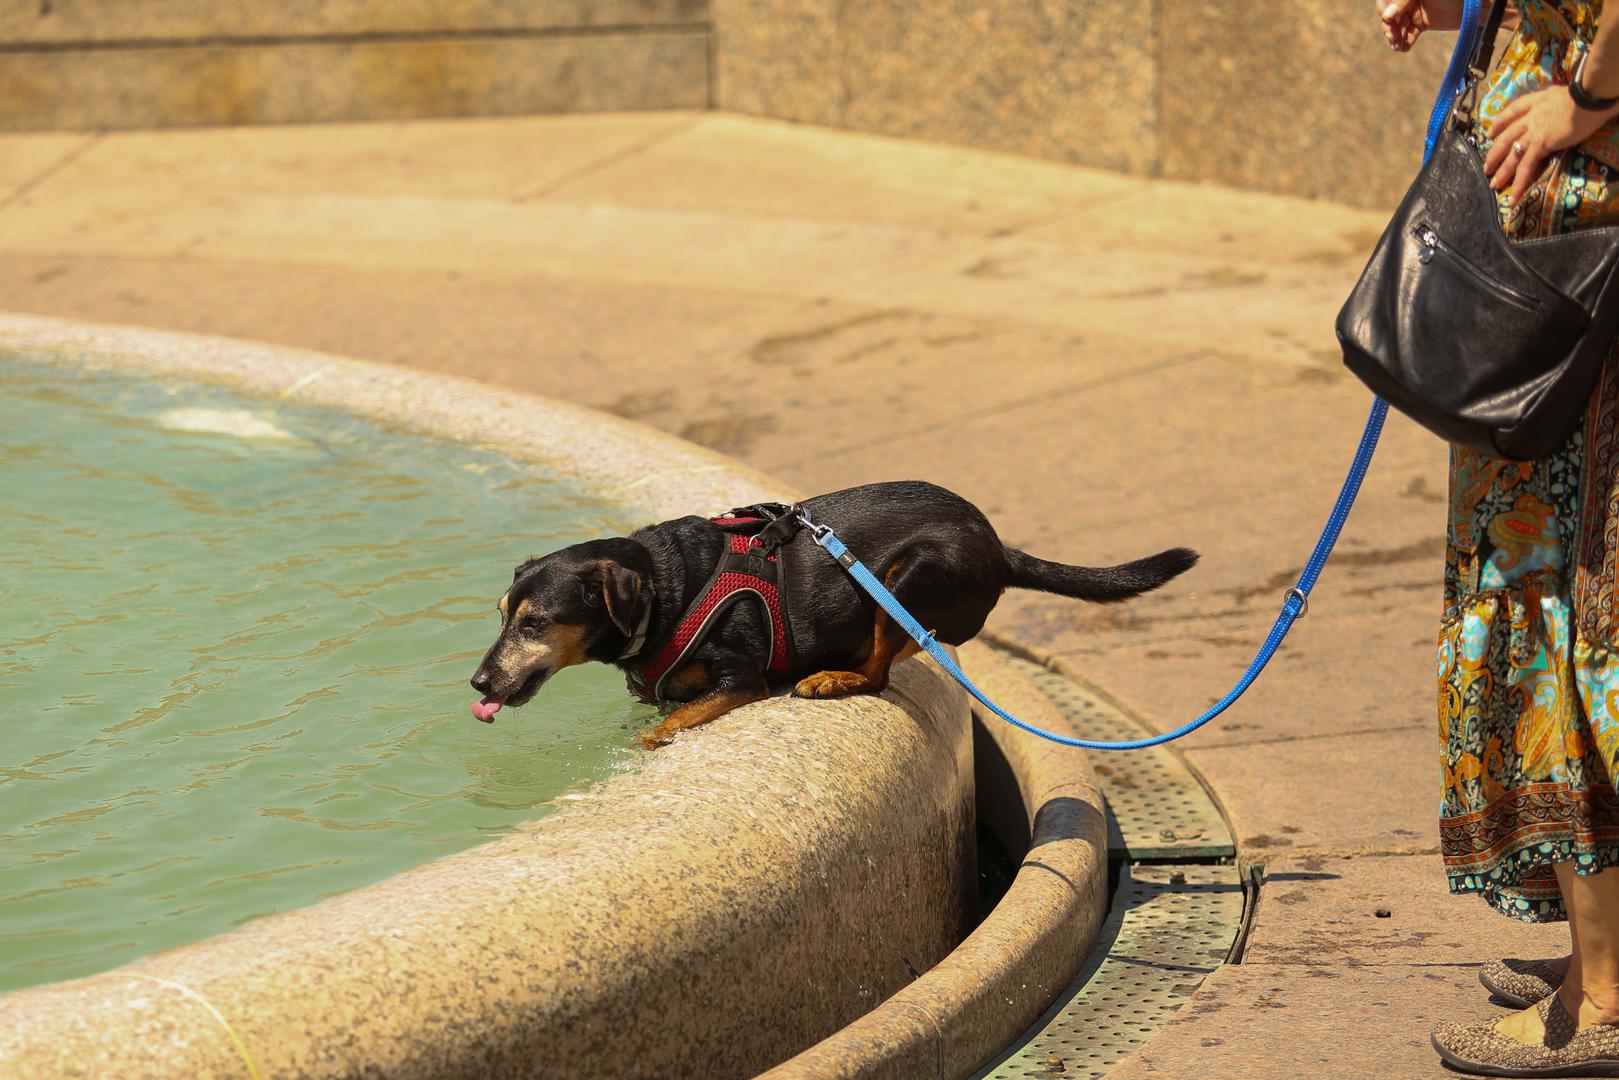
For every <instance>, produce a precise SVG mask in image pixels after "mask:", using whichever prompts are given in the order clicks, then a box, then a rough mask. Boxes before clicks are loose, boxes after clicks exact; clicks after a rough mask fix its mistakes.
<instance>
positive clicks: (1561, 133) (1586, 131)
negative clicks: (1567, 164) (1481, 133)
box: [1484, 84, 1619, 206]
mask: <svg viewBox="0 0 1619 1080" xmlns="http://www.w3.org/2000/svg"><path fill="white" fill-rule="evenodd" d="M1582 85H1584V84H1582ZM1615 114H1619V106H1616V107H1614V108H1612V109H1608V110H1606V111H1605V112H1593V111H1591V110H1589V109H1581V108H1579V107H1577V106H1576V105H1575V104H1574V99H1573V98H1571V97H1569V95H1568V87H1566V86H1548V87H1545V88H1544V89H1541V90H1536V91H1534V92H1533V93H1529V94H1523V95H1521V96H1519V97H1516V98H1513V99H1512V100H1511V101H1510V102H1508V103H1507V107H1506V108H1504V109H1502V110H1501V114H1500V115H1499V116H1497V117H1496V118H1495V119H1494V120H1492V121H1491V122H1490V138H1491V139H1493V140H1494V144H1493V145H1492V146H1491V147H1490V152H1489V153H1488V154H1486V155H1485V156H1484V173H1485V175H1487V176H1488V177H1489V178H1490V188H1491V189H1492V190H1494V191H1505V190H1507V188H1509V187H1510V188H1511V189H1512V193H1511V194H1510V195H1508V196H1507V204H1508V205H1509V206H1510V205H1512V204H1513V203H1516V202H1517V201H1518V200H1519V199H1521V198H1523V197H1524V195H1525V194H1526V193H1527V192H1528V191H1529V188H1530V186H1531V185H1532V184H1534V182H1535V181H1536V180H1538V179H1540V174H1541V173H1542V172H1544V171H1545V169H1546V162H1547V160H1548V159H1549V158H1550V157H1551V155H1553V154H1555V153H1556V152H1557V151H1559V150H1566V149H1568V148H1569V147H1571V146H1575V145H1578V144H1579V143H1582V142H1584V141H1585V140H1586V139H1588V138H1590V137H1591V136H1592V135H1594V134H1596V130H1597V129H1598V128H1600V127H1601V126H1602V125H1603V124H1605V123H1607V122H1608V120H1609V119H1610V118H1611V117H1613V116H1614V115H1615Z"/></svg>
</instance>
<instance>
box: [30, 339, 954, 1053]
mask: <svg viewBox="0 0 1619 1080" xmlns="http://www.w3.org/2000/svg"><path fill="white" fill-rule="evenodd" d="M21 354H29V355H44V356H46V357H50V358H60V359H62V360H63V361H73V362H77V363H81V364H88V365H91V366H95V367H120V368H128V369H132V370H140V371H144V372H146V373H154V374H165V375H173V376H183V377H188V378H198V379H203V380H207V381H213V382H221V383H226V384H229V385H233V386H237V387H240V388H243V389H246V390H248V391H250V392H254V393H258V394H271V395H280V396H283V397H286V398H289V399H292V400H296V401H300V402H306V403H314V404H320V405H329V406H332V407H336V408H342V409H345V410H348V411H351V412H356V413H359V414H362V415H367V416H371V417H375V418H380V419H385V420H389V421H392V422H395V423H399V424H402V425H404V426H406V427H408V428H411V429H413V430H417V431H421V432H426V433H431V434H436V435H444V436H448V437H451V438H461V439H464V440H467V441H476V442H480V443H483V444H485V445H492V446H495V447H497V448H499V449H502V450H506V451H508V452H512V453H514V454H518V455H520V456H524V457H530V458H535V459H539V460H543V461H544V462H545V463H546V464H547V465H548V466H549V467H552V468H557V467H559V464H562V463H565V467H564V468H563V471H565V472H566V473H567V474H568V475H569V476H571V477H572V478H573V479H574V480H575V481H576V482H578V483H580V484H581V485H582V486H588V487H590V488H592V489H593V490H596V491H598V492H602V493H604V494H605V495H606V496H607V497H608V498H611V499H613V500H615V501H618V502H621V503H624V504H628V505H629V506H631V507H632V508H633V509H634V510H637V511H640V512H644V513H647V514H648V515H652V516H668V515H672V514H676V513H685V512H689V511H692V510H707V509H724V508H726V507H728V506H731V505H736V504H741V503H746V502H751V501H755V500H757V499H761V498H770V497H777V498H779V497H782V496H783V494H784V493H783V492H782V491H781V489H780V488H779V487H778V486H776V485H774V484H771V483H770V482H769V481H768V480H766V479H765V478H763V477H761V476H759V475H758V474H756V473H751V472H748V471H746V470H741V469H738V468H736V467H735V466H732V465H730V464H729V463H727V462H725V461H724V460H723V459H721V458H718V457H716V456H715V455H711V454H707V453H705V452H702V451H699V450H696V449H695V448H692V447H689V446H687V445H686V444H683V443H680V442H678V441H677V440H674V439H671V438H668V437H666V436H663V435H660V434H658V433H655V432H651V431H648V430H646V429H643V428H638V427H635V426H634V425H631V424H627V423H624V422H622V421H618V420H613V419H611V418H608V417H603V416H600V415H598V414H595V413H593V412H591V411H589V410H585V409H578V408H574V407H571V406H565V405H559V404H557V403H554V402H543V401H538V400H533V399H518V398H514V397H513V396H511V395H509V394H506V393H502V392H499V391H496V390H493V389H491V388H488V387H484V386H481V385H478V384H475V383H470V382H466V381H464V380H458V379H452V378H442V377H432V376H421V375H416V374H414V373H410V372H405V371H402V370H397V369H391V368H385V367H381V366H377V365H370V364H363V363H360V362H357V361H350V360H341V359H338V358H334V357H327V356H321V355H318V354H311V353H302V352H297V351H295V350H288V349H279V348H272V347H268V346H258V345H251V344H247V343H236V342H228V341H221V340H217V339H207V338H198V337H192V336H188V335H178V334H166V333H150V332H146V331H137V330H124V329H116V328H107V327H84V326H78V325H75V324H70V323H64V322H59V321H56V320H47V319H35V318H28V317H21V316H0V356H5V355H21ZM649 460H650V461H655V462H657V464H656V465H654V466H652V467H650V468H649V467H648V464H647V462H648V461H649ZM974 851H975V845H974V790H973V761H972V743H971V729H970V720H969V713H968V710H967V706H966V699H965V696H964V695H963V694H962V693H961V692H960V691H959V689H957V688H956V687H955V686H954V684H952V683H950V682H949V681H948V680H946V679H945V678H944V677H943V676H942V675H941V674H940V673H939V672H938V671H937V669H936V668H934V667H932V666H931V665H930V664H928V663H924V662H910V663H906V664H904V665H901V667H900V668H898V669H896V671H895V681H894V686H893V687H892V688H891V689H890V691H889V692H888V693H886V694H885V695H883V697H882V698H880V699H878V698H857V699H852V700H849V701H842V702H813V703H812V702H801V701H795V700H791V699H781V698H778V699H773V700H771V701H768V702H762V703H759V704H757V705H754V706H750V707H748V708H746V709H741V710H738V711H737V712H735V713H732V714H730V715H728V716H726V717H724V718H722V719H721V720H720V721H717V722H716V723H714V724H712V725H710V726H708V727H706V728H703V729H701V730H699V731H696V732H692V733H689V734H688V735H686V736H683V737H682V738H681V739H679V740H678V741H677V742H676V743H675V744H674V745H673V746H670V747H668V748H666V749H664V750H661V751H658V752H657V753H656V754H652V755H648V757H647V759H646V761H645V763H644V764H643V765H642V767H640V768H639V769H638V770H636V771H634V772H632V773H628V774H625V775H621V776H618V777H615V778H614V779H612V780H610V781H608V782H607V783H605V784H603V785H601V786H599V787H597V788H596V789H593V790H592V791H591V792H590V793H588V795H586V796H585V797H584V798H582V799H581V800H579V801H578V802H577V803H576V804H575V805H574V806H573V807H571V808H570V809H567V810H565V811H563V812H561V813H559V814H557V815H555V816H553V817H550V818H547V819H545V820H543V821H540V822H537V823H534V824H532V825H528V826H524V827H521V828H518V829H515V830H513V831H511V832H510V833H508V834H507V835H506V836H504V837H503V838H502V839H500V840H497V841H495V842H492V843H489V844H485V845H483V846H481V847H477V848H473V849H471V850H469V851H466V852H463V853H461V854H458V855H454V856H450V857H448V858H444V859H440V860H437V861H435V862H431V863H428V864H426V865H424V866H422V867H419V868H417V869H415V870H411V871H407V872H406V873H403V874H400V875H398V876H396V877H394V878H391V879H389V880H387V881H385V882H382V883H380V884H378V885H375V886H371V887H369V888H365V889H360V890H357V891H354V892H350V893H346V894H344V895H342V896H339V897H336V898H333V899H330V900H327V901H324V902H322V903H320V904H317V905H314V906H312V907H309V908H305V909H302V910H299V911H294V912H289V913H286V914H282V915H277V916H271V917H268V918H264V919H260V920H256V921H254V922H252V923H249V924H248V925H246V926H244V927H243V928H242V929H240V930H237V931H235V932H233V933H230V934H227V935H223V936H221V937H218V938H214V939H211V940H209V941H205V942H202V943H199V944H196V945H191V946H187V947H184V948H180V949H174V950H170V951H168V952H165V953H160V954H158V955H155V956H152V957H148V958H145V959H142V960H138V961H136V962H134V963H132V964H129V965H127V966H125V967H123V968H119V969H117V970H115V971H111V972H107V973H105V974H102V975H96V976H91V977H89V978H85V979H79V980H75V981H72V982H67V983H59V984H54V985H50V986H45V987H41V988H37V989H33V990H25V991H19V992H16V993H13V994H9V995H6V996H4V997H0V1073H3V1074H4V1075H6V1076H19V1077H32V1076H98V1077H99V1076H118V1077H123V1078H138V1077H148V1076H151V1077H157V1076H164V1077H167V1076H235V1075H243V1074H244V1073H246V1072H249V1071H253V1070H256V1071H257V1073H258V1074H259V1075H263V1076H339V1075H342V1076H352V1075H359V1074H378V1075H388V1076H395V1077H416V1076H450V1075H453V1076H505V1075H512V1076H516V1075H525V1076H527V1075H567V1076H598V1075H599V1076H615V1077H617V1076H622V1077H636V1076H667V1075H703V1076H715V1077H717V1076H742V1075H750V1074H752V1073H754V1072H757V1071H759V1070H760V1069H763V1068H766V1067H768V1066H769V1065H771V1064H772V1063H774V1062H777V1061H780V1060H782V1059H783V1058H785V1057H788V1056H790V1055H791V1054H793V1053H795V1052H797V1051H799V1050H801V1049H803V1048H805V1047H806V1046H809V1045H810V1044H812V1043H814V1042H815V1041H816V1040H817V1039H820V1038H822V1037H824V1036H825V1035H827V1034H829V1033H830V1032H832V1031H835V1030H836V1029H838V1028H839V1027H840V1026H842V1025H844V1024H847V1023H849V1022H851V1021H853V1020H855V1019H857V1018H858V1017H860V1016H862V1015H863V1014H865V1013H866V1012H868V1011H869V1010H870V1009H871V1008H872V1007H873V1006H874V1005H876V1004H877V1003H878V1002H880V1001H882V1000H884V999H885V998H888V997H890V996H891V995H893V994H894V993H895V992H896V991H898V990H900V989H901V988H902V987H905V986H907V985H908V984H911V983H912V982H913V980H914V979H915V977H916V973H917V972H919V971H926V970H928V969H929V968H931V967H933V966H934V965H935V964H936V963H938V962H939V961H940V960H941V959H942V958H943V957H944V956H945V955H946V954H947V953H948V952H949V951H950V949H951V947H952V946H953V945H954V944H955V942H956V941H957V940H958V939H959V938H960V936H961V933H962V931H963V929H964V927H965V926H966V925H967V923H968V921H969V920H970V919H971V917H972V914H973V910H972V905H973V902H974V901H973V888H974V883H975V879H976V874H975V866H974ZM975 937H977V935H975Z"/></svg>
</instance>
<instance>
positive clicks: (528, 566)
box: [512, 558, 540, 581]
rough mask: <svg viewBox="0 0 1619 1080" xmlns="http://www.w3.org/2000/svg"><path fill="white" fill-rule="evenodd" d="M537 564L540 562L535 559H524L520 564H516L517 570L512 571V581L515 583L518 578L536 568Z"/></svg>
mask: <svg viewBox="0 0 1619 1080" xmlns="http://www.w3.org/2000/svg"><path fill="white" fill-rule="evenodd" d="M539 563H540V560H539V559H537V558H534V559H524V560H523V561H522V562H520V563H518V564H517V569H516V570H513V571H512V580H513V581H516V580H517V579H518V578H520V577H522V576H523V575H524V574H526V573H528V572H529V571H530V570H532V569H534V568H535V567H536V566H538V565H539Z"/></svg>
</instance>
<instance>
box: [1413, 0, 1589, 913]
mask: <svg viewBox="0 0 1619 1080" xmlns="http://www.w3.org/2000/svg"><path fill="white" fill-rule="evenodd" d="M1516 6H1517V7H1518V10H1519V11H1520V13H1521V17H1522V22H1521V25H1520V27H1519V29H1518V30H1517V32H1516V33H1515V34H1514V35H1513V37H1512V41H1511V43H1510V44H1509V45H1508V47H1507V50H1506V53H1505V55H1504V56H1503V57H1502V60H1501V63H1500V65H1499V66H1498V67H1497V69H1496V71H1495V73H1494V75H1493V76H1492V83H1491V85H1490V86H1489V88H1488V90H1487V93H1486V94H1485V96H1484V98H1483V102H1482V104H1481V108H1480V113H1481V116H1482V118H1483V119H1482V120H1481V127H1482V126H1484V125H1487V122H1488V120H1489V119H1490V118H1493V117H1494V116H1495V115H1497V114H1498V113H1499V112H1500V111H1501V109H1502V107H1503V106H1504V105H1505V104H1506V103H1507V102H1508V101H1509V100H1511V99H1512V98H1513V97H1514V96H1516V95H1518V94H1521V93H1525V92H1527V91H1531V90H1535V89H1539V88H1540V87H1543V86H1546V85H1547V84H1549V83H1551V82H1554V81H1555V82H1558V83H1566V82H1567V81H1568V73H1569V71H1570V70H1571V69H1572V68H1573V66H1574V62H1575V60H1576V59H1578V56H1579V51H1578V50H1580V49H1582V48H1584V47H1586V46H1587V45H1588V44H1589V43H1590V41H1591V39H1592V38H1593V36H1594V35H1595V33H1596V20H1597V16H1598V14H1599V12H1600V10H1601V0H1517V5H1516ZM1480 134H1481V136H1482V135H1483V132H1482V131H1481V132H1480ZM1503 203H1504V200H1503ZM1502 221H1503V223H1504V225H1505V228H1506V229H1507V232H1508V233H1509V234H1511V235H1513V236H1514V237H1522V238H1528V237H1532V236H1549V235H1552V234H1555V233H1560V232H1568V231H1570V230H1573V229H1584V228H1590V227H1592V226H1599V225H1619V125H1615V124H1610V125H1607V126H1605V127H1603V129H1602V130H1601V131H1599V132H1597V134H1596V135H1594V136H1593V137H1592V138H1591V139H1589V140H1587V141H1586V142H1584V143H1582V144H1581V145H1579V146H1577V147H1574V148H1573V149H1571V150H1567V151H1564V152H1563V153H1561V154H1557V155H1554V156H1553V158H1552V161H1551V165H1550V166H1549V167H1548V169H1547V171H1546V173H1545V174H1544V175H1543V176H1542V178H1541V180H1540V181H1539V182H1538V183H1537V184H1536V185H1535V187H1534V189H1532V190H1531V192H1530V193H1529V194H1528V196H1527V197H1526V198H1524V199H1522V200H1521V201H1520V205H1519V206H1518V207H1517V208H1516V209H1513V210H1509V209H1507V208H1506V207H1505V206H1504V205H1503V208H1502ZM1450 503H1451V513H1450V524H1449V535H1448V546H1447V556H1446V566H1445V606H1444V618H1443V623H1442V625H1441V630H1440V637H1439V739H1440V743H1441V746H1442V747H1443V764H1444V779H1443V783H1444V795H1443V799H1442V802H1441V806H1440V844H1441V851H1442V852H1443V855H1444V861H1445V870H1446V874H1447V876H1448V877H1449V879H1450V888H1451V891H1452V892H1456V893H1463V892H1476V893H1479V894H1481V895H1482V896H1483V897H1484V898H1485V900H1486V901H1487V902H1489V903H1490V904H1491V905H1492V906H1493V907H1495V908H1496V909H1497V910H1498V911H1501V912H1503V913H1505V914H1507V915H1511V916H1513V917H1515V918H1519V919H1523V920H1526V921H1530V922H1550V921H1556V920H1560V919H1563V918H1566V913H1565V912H1564V910H1563V903H1562V897H1561V894H1560V893H1559V892H1558V888H1557V881H1556V879H1555V877H1554V876H1553V874H1552V864H1553V863H1555V862H1566V861H1570V860H1572V861H1573V863H1574V866H1575V869H1576V870H1577V871H1578V872H1581V873H1591V872H1594V871H1596V870H1600V869H1602V868H1604V867H1607V866H1611V865H1614V864H1616V863H1619V796H1616V795H1615V793H1614V783H1615V778H1616V777H1619V593H1616V589H1615V585H1616V581H1619V362H1616V361H1615V359H1614V357H1613V356H1610V358H1609V361H1608V364H1607V366H1606V368H1605V370H1604V371H1603V373H1602V376H1601V379H1600V381H1599V383H1598V385H1597V389H1596V392H1595V393H1594V395H1593V396H1592V401H1591V404H1590V406H1589V408H1588V409H1587V412H1586V417H1585V422H1584V424H1583V425H1582V427H1581V429H1580V430H1579V431H1576V432H1575V433H1574V435H1573V436H1572V437H1571V438H1570V439H1569V441H1568V442H1567V443H1566V444H1565V445H1564V446H1563V447H1562V448H1561V449H1560V450H1558V451H1557V453H1555V454H1553V455H1552V456H1551V457H1550V458H1547V459H1545V460H1542V461H1536V462H1510V461H1503V460H1500V459H1498V458H1492V457H1488V456H1486V455H1483V454H1478V453H1474V452H1472V451H1469V450H1463V449H1459V448H1453V449H1452V451H1451V461H1450Z"/></svg>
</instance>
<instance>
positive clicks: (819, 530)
mask: <svg viewBox="0 0 1619 1080" xmlns="http://www.w3.org/2000/svg"><path fill="white" fill-rule="evenodd" d="M797 516H798V523H799V524H800V525H802V526H804V528H806V529H808V530H809V531H810V533H811V535H813V536H814V537H815V542H816V543H820V542H821V541H822V540H823V539H825V538H826V537H828V536H831V535H832V527H831V526H830V525H822V524H821V523H820V522H818V521H816V520H814V519H813V518H811V517H810V516H809V511H808V510H805V509H804V508H803V507H799V508H798V515H797Z"/></svg>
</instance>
